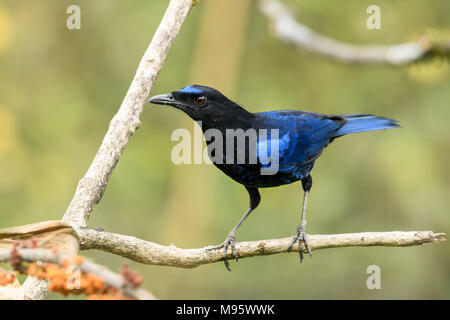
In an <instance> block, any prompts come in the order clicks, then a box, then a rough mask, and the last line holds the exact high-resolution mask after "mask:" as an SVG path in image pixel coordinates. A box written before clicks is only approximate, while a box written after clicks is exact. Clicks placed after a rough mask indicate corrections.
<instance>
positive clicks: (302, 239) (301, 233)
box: [287, 175, 312, 262]
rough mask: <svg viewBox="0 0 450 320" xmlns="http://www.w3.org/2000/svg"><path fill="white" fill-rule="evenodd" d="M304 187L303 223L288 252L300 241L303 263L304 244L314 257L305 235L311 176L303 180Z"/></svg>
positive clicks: (299, 247) (300, 253)
mask: <svg viewBox="0 0 450 320" xmlns="http://www.w3.org/2000/svg"><path fill="white" fill-rule="evenodd" d="M302 186H303V190H304V195H303V209H302V222H301V223H300V225H299V226H298V227H297V232H296V233H295V235H294V237H293V238H292V241H291V243H290V244H289V247H288V250H287V251H288V252H290V251H291V250H292V246H293V245H294V243H295V242H296V241H297V240H298V252H299V255H300V262H302V261H303V248H302V243H303V244H304V246H305V249H306V251H307V252H308V254H309V255H310V256H311V257H312V254H311V249H310V248H309V245H308V241H307V240H306V233H305V228H306V207H307V204H308V195H309V190H311V186H312V179H311V176H310V175H308V177H307V178H305V179H303V180H302Z"/></svg>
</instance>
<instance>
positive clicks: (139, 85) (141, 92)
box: [24, 0, 193, 299]
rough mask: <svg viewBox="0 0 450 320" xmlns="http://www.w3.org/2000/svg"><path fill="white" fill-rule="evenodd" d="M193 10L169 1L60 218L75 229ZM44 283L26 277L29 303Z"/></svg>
mask: <svg viewBox="0 0 450 320" xmlns="http://www.w3.org/2000/svg"><path fill="white" fill-rule="evenodd" d="M192 6H193V1H192V0H171V1H170V3H169V6H168V7H167V10H166V12H165V14H164V17H163V18H162V20H161V23H160V25H159V27H158V29H157V30H156V32H155V34H154V36H153V39H152V41H151V43H150V45H149V46H148V48H147V50H146V51H145V53H144V56H143V57H142V59H141V61H140V63H139V66H138V69H137V71H136V75H135V76H134V79H133V81H132V82H131V85H130V88H129V89H128V92H127V94H126V96H125V98H124V100H123V102H122V104H121V106H120V108H119V111H118V112H117V113H116V115H115V116H114V117H113V119H112V120H111V122H110V125H109V129H108V131H107V132H106V135H105V137H104V139H103V142H102V144H101V146H100V148H99V150H98V151H97V154H96V155H95V158H94V160H93V161H92V163H91V165H90V166H89V169H88V171H87V172H86V174H85V175H84V177H83V178H82V179H81V180H80V181H79V183H78V187H77V189H76V191H75V195H74V197H73V199H72V201H71V203H70V205H69V207H68V209H67V211H66V213H65V214H64V217H63V221H66V222H68V223H70V224H71V225H72V226H73V227H74V228H75V229H79V228H86V227H87V220H88V218H89V215H90V213H91V212H92V210H93V209H94V207H95V205H96V204H97V203H98V202H99V201H100V199H101V198H102V196H103V192H104V191H105V188H106V184H107V183H108V180H109V177H110V176H111V173H112V171H113V170H114V168H115V166H116V164H117V162H118V161H119V159H120V156H121V155H122V152H123V150H124V149H125V147H126V146H127V144H128V141H129V139H130V137H131V136H132V135H133V134H134V132H135V131H136V130H137V129H138V128H139V127H140V125H141V123H140V120H139V116H140V115H141V113H142V111H143V108H144V105H145V103H146V100H147V98H148V96H149V94H150V91H151V89H152V87H153V83H154V82H155V80H156V77H157V76H158V73H159V71H160V70H161V68H162V65H163V63H164V60H165V59H166V56H167V54H168V52H169V49H170V47H171V46H172V43H173V41H174V40H175V38H176V36H177V35H178V32H179V31H180V28H181V26H182V25H183V23H184V21H185V20H186V18H187V16H188V14H189V11H190V10H191V8H192ZM46 287H47V283H46V282H45V281H37V280H36V279H34V278H32V277H28V278H27V280H26V281H25V283H24V290H25V292H27V296H28V297H29V298H30V299H42V298H44V297H45V293H46V290H45V288H46Z"/></svg>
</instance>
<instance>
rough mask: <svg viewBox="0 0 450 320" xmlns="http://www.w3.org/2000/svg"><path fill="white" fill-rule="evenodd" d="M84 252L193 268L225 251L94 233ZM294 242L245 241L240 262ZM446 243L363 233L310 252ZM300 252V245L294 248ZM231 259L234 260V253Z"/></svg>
mask: <svg viewBox="0 0 450 320" xmlns="http://www.w3.org/2000/svg"><path fill="white" fill-rule="evenodd" d="M78 233H79V237H80V241H81V242H80V246H81V250H89V249H99V250H103V251H106V252H110V253H113V254H116V255H120V256H122V257H125V258H129V259H131V260H134V261H137V262H141V263H144V264H151V265H160V266H172V267H181V268H194V267H198V266H200V265H203V264H208V263H213V262H217V261H222V260H223V257H222V250H211V251H208V250H206V248H207V247H205V248H199V249H180V248H177V247H176V246H174V245H170V246H163V245H160V244H156V243H153V242H150V241H145V240H142V239H138V238H135V237H132V236H126V235H120V234H116V233H110V232H98V231H95V230H89V229H82V230H78ZM291 239H292V238H283V239H272V240H260V241H243V242H239V243H237V245H236V250H237V254H238V257H239V258H246V257H253V256H263V255H272V254H278V253H285V252H287V248H288V246H289V243H290V242H291ZM445 240H446V235H445V233H433V232H432V231H406V232H405V231H392V232H362V233H344V234H332V235H308V243H309V247H310V248H311V250H319V249H326V248H338V247H356V246H357V247H369V246H386V247H406V246H416V245H421V244H423V243H428V242H435V243H438V242H442V241H445ZM292 249H293V251H296V252H298V244H295V245H294V247H293V248H292ZM228 258H230V259H233V256H232V253H231V249H229V250H228Z"/></svg>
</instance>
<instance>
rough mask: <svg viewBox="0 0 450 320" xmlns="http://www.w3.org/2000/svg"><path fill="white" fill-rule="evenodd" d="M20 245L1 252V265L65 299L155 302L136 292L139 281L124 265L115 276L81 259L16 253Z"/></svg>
mask: <svg viewBox="0 0 450 320" xmlns="http://www.w3.org/2000/svg"><path fill="white" fill-rule="evenodd" d="M19 245H20V242H18V241H17V242H15V245H14V247H13V249H12V250H8V249H0V262H11V264H12V265H13V266H14V269H15V270H16V271H19V272H20V273H23V274H28V275H31V276H34V277H37V278H39V279H46V280H48V281H49V289H50V290H51V291H54V292H60V293H62V294H64V295H67V294H69V293H75V294H81V293H84V294H87V295H89V299H120V300H123V299H144V300H154V299H155V297H154V296H153V295H152V294H151V293H150V292H148V291H146V290H144V289H140V288H138V287H139V286H140V284H141V283H142V278H141V277H140V276H139V275H137V274H136V273H134V272H132V271H130V270H129V268H128V265H124V267H123V269H122V273H121V274H116V273H114V272H112V271H110V270H108V269H107V268H106V267H104V266H101V265H98V264H96V263H94V262H91V261H89V260H87V259H85V258H84V257H81V256H76V255H75V256H72V255H67V254H64V253H59V252H58V251H56V250H48V249H40V248H27V249H19V248H18V246H19ZM27 262H30V263H27ZM5 274H7V271H1V270H0V275H5ZM0 278H2V279H4V278H6V277H4V276H3V277H0ZM10 280H14V277H11V278H10ZM1 285H2V286H3V285H4V284H1ZM17 291H20V287H13V288H10V293H11V296H12V297H16V296H17ZM7 293H8V290H4V291H3V293H2V295H3V299H4V298H7V296H6V294H7ZM22 295H23V291H22Z"/></svg>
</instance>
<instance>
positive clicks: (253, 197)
mask: <svg viewBox="0 0 450 320" xmlns="http://www.w3.org/2000/svg"><path fill="white" fill-rule="evenodd" d="M245 188H246V189H247V191H248V194H249V196H250V207H249V208H248V210H247V211H246V212H245V214H244V215H243V216H242V218H241V219H240V220H239V221H238V223H237V224H236V225H235V226H234V228H233V230H231V232H230V233H229V234H228V236H227V237H226V238H225V241H224V242H223V243H222V244H220V245H218V246H215V247H210V248H207V250H215V249H220V248H223V260H224V262H225V267H226V268H227V269H228V271H231V269H230V263H229V262H228V254H227V252H228V247H231V250H232V253H233V257H234V258H235V259H236V261H238V256H237V252H236V232H237V230H238V229H239V227H240V226H241V225H242V223H243V222H244V221H245V219H247V217H248V216H249V215H250V213H251V212H252V211H253V210H255V209H256V207H257V206H258V205H259V202H260V201H261V196H260V195H259V191H258V188H254V187H247V186H245Z"/></svg>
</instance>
